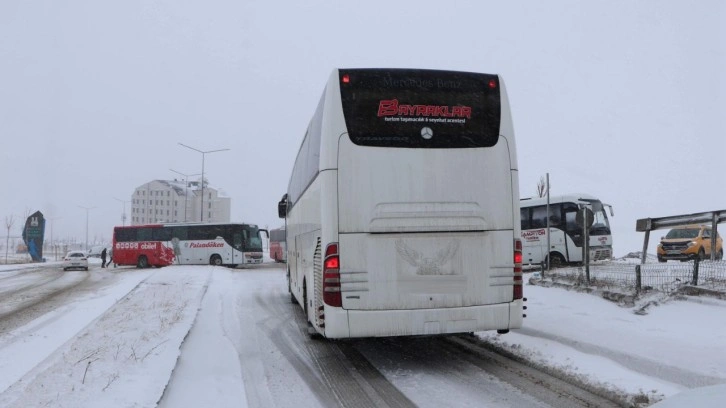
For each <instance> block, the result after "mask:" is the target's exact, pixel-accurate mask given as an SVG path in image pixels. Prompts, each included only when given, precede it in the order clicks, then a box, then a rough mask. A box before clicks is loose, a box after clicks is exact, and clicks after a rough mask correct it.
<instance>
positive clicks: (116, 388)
mask: <svg viewBox="0 0 726 408" xmlns="http://www.w3.org/2000/svg"><path fill="white" fill-rule="evenodd" d="M211 268H212V267H209V269H208V270H205V269H203V268H199V267H176V268H173V269H172V268H164V269H160V270H158V271H155V273H154V274H153V275H151V276H150V277H148V278H147V279H146V280H144V281H143V282H142V283H141V284H139V285H138V286H137V287H136V288H135V289H134V290H133V291H131V292H130V293H128V294H127V295H126V296H124V297H123V299H121V300H119V301H118V302H117V303H116V304H115V305H114V306H113V307H111V308H110V309H108V311H106V312H105V313H104V314H103V315H102V316H101V317H100V318H99V319H97V320H96V321H94V322H93V323H92V324H90V325H88V326H87V327H85V328H84V329H83V330H82V331H80V332H78V335H77V336H75V337H74V338H73V339H72V340H70V341H68V342H67V343H66V344H65V345H64V346H63V347H62V349H61V350H60V352H56V353H55V354H52V357H51V358H48V359H47V360H46V361H43V362H42V363H41V364H40V365H38V366H37V367H36V368H34V369H33V370H32V371H30V372H29V373H28V374H27V375H25V376H24V377H23V378H22V379H21V380H20V381H18V382H17V383H15V384H14V385H13V386H12V387H10V389H8V390H7V391H6V392H5V393H3V394H2V395H0V405H2V406H5V407H25V406H46V405H52V406H97V407H104V406H107V407H116V406H155V405H156V403H157V401H158V400H159V398H160V397H161V395H162V393H163V391H164V388H165V387H166V384H167V382H168V379H169V377H170V375H171V372H172V370H173V369H174V367H175V365H176V361H177V358H178V356H179V353H180V352H179V347H180V346H181V343H182V342H183V340H184V338H185V336H186V335H187V333H188V332H189V330H190V328H191V326H192V324H193V322H194V318H195V316H196V314H197V310H198V308H199V306H200V303H201V300H202V298H203V296H204V292H205V290H206V286H207V283H208V279H209V278H210V276H211V271H212V269H211ZM180 299H183V301H181V302H180ZM51 353H52V351H51V352H49V353H48V354H49V355H50V354H51Z"/></svg>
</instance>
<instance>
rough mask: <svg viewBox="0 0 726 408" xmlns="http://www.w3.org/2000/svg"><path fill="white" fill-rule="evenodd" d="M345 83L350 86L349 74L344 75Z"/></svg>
mask: <svg viewBox="0 0 726 408" xmlns="http://www.w3.org/2000/svg"><path fill="white" fill-rule="evenodd" d="M343 83H344V84H348V83H350V75H348V74H343Z"/></svg>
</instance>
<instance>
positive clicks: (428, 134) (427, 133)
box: [421, 127, 434, 140]
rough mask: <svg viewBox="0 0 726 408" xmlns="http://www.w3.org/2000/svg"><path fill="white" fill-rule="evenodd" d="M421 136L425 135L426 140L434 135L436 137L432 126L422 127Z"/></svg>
mask: <svg viewBox="0 0 726 408" xmlns="http://www.w3.org/2000/svg"><path fill="white" fill-rule="evenodd" d="M421 137H423V138H424V139H426V140H429V139H431V138H432V137H434V131H433V130H431V128H430V127H424V128H422V129H421Z"/></svg>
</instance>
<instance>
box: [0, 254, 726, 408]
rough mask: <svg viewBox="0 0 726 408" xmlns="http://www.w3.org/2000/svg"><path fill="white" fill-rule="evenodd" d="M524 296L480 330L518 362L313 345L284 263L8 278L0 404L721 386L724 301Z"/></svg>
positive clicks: (0, 278) (313, 402)
mask: <svg viewBox="0 0 726 408" xmlns="http://www.w3.org/2000/svg"><path fill="white" fill-rule="evenodd" d="M526 290H527V294H526V296H527V297H528V298H529V302H528V303H529V306H530V308H529V313H528V314H529V316H530V317H528V319H527V321H526V322H525V324H526V326H525V328H524V329H523V330H520V331H517V332H513V333H510V334H507V335H497V334H495V333H479V334H477V335H478V336H479V337H481V338H483V339H485V340H486V344H488V345H490V346H492V347H494V348H496V347H500V348H502V349H504V350H505V351H506V352H507V353H511V354H513V355H515V356H519V357H520V358H521V359H522V361H524V362H525V364H523V365H521V366H519V365H515V363H514V362H507V361H505V362H503V363H502V362H501V361H499V360H498V357H494V356H492V355H489V356H485V355H484V354H482V353H485V351H481V352H478V351H472V350H475V349H477V348H479V346H480V345H481V344H480V340H479V339H477V338H476V337H472V338H471V341H472V342H473V343H472V344H471V345H467V344H464V343H461V342H459V343H461V344H458V345H457V344H455V343H456V342H451V341H448V340H447V339H444V338H430V339H426V338H423V339H421V338H414V339H383V340H378V339H368V340H356V341H351V342H329V341H319V340H317V341H315V340H311V339H309V338H308V336H307V335H306V325H305V322H304V318H303V316H302V311H301V310H300V308H299V306H298V305H293V304H292V303H291V302H290V296H289V294H288V293H287V286H286V281H285V273H284V269H283V266H282V265H279V264H274V263H268V264H264V265H262V266H259V267H255V268H247V269H227V268H221V267H212V266H172V267H167V268H161V269H146V270H138V269H135V268H117V269H101V268H99V267H97V266H95V265H93V266H92V268H91V271H90V272H88V273H86V272H70V273H61V274H59V273H57V268H56V267H53V265H47V267H46V268H40V269H39V268H30V269H25V270H22V269H17V270H9V269H0V293H2V294H3V301H2V302H0V308H2V309H0V310H2V311H3V313H4V317H2V318H0V406H8V407H25V406H43V405H46V404H48V405H49V406H68V407H71V406H72V407H86V406H93V407H119V406H121V407H153V406H157V404H158V406H160V407H199V406H215V407H245V406H250V407H269V406H277V407H320V406H361V407H362V406H372V405H377V406H384V405H388V406H414V405H415V406H421V407H440V406H471V407H476V406H481V405H482V404H483V403H486V405H487V406H497V407H511V406H564V405H565V402H566V403H567V404H569V406H580V405H583V404H586V402H583V401H586V400H587V398H590V397H588V396H587V395H585V396H584V397H579V396H577V397H574V398H568V399H565V400H562V401H559V402H557V397H556V395H557V394H558V393H569V394H568V395H575V394H576V392H573V393H570V392H569V391H565V390H564V386H562V385H557V383H556V381H555V380H554V379H550V380H548V379H547V377H538V376H540V375H541V374H539V373H538V372H536V370H535V371H533V372H530V371H531V370H530V371H528V370H529V368H528V367H525V366H526V365H528V364H527V361H530V362H532V363H533V364H531V365H533V366H537V367H541V366H545V367H550V368H555V369H556V370H557V371H558V372H559V373H565V374H567V375H569V376H571V377H572V378H576V379H577V380H578V381H581V382H585V383H588V384H594V385H597V386H598V387H600V388H606V389H609V390H612V391H613V392H614V393H619V394H621V395H622V394H623V393H628V394H631V395H640V398H643V397H647V398H648V399H647V401H650V402H652V401H653V400H654V399H658V398H660V396H662V395H665V396H668V395H671V394H675V393H677V392H679V391H681V390H685V389H688V388H693V387H697V386H703V385H709V384H719V383H726V370H724V369H723V367H724V366H726V361H723V360H724V358H726V357H724V356H723V353H718V349H719V347H720V346H719V344H723V340H724V339H725V337H724V329H722V327H724V326H726V325H723V324H720V326H717V327H715V328H714V325H710V326H708V327H705V326H704V324H706V322H713V323H718V322H721V323H723V317H720V316H721V315H722V313H721V314H718V312H722V310H723V307H724V306H725V304H724V302H722V301H718V300H703V299H700V300H698V301H697V302H696V301H685V302H675V303H673V302H671V303H667V304H665V305H663V306H662V307H655V308H654V310H652V311H651V313H650V315H646V316H637V315H635V314H633V313H632V311H631V310H629V309H625V308H621V307H618V306H616V305H614V304H612V303H609V302H607V301H605V300H602V299H600V298H597V297H595V296H592V295H587V294H581V293H575V292H568V291H564V290H562V289H555V288H541V287H535V286H531V285H527V288H526ZM694 333H696V335H695V336H694V335H693V334H694ZM517 364H520V363H517ZM530 376H532V377H533V378H534V379H533V378H526V377H530ZM519 377H523V378H519ZM543 378H544V380H543ZM538 382H540V383H546V384H545V385H544V386H539V385H535V384H537V383H538ZM553 395H554V396H553Z"/></svg>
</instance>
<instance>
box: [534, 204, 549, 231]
mask: <svg viewBox="0 0 726 408" xmlns="http://www.w3.org/2000/svg"><path fill="white" fill-rule="evenodd" d="M546 226H547V207H545V206H541V207H533V208H532V226H531V228H544V227H546Z"/></svg>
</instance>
